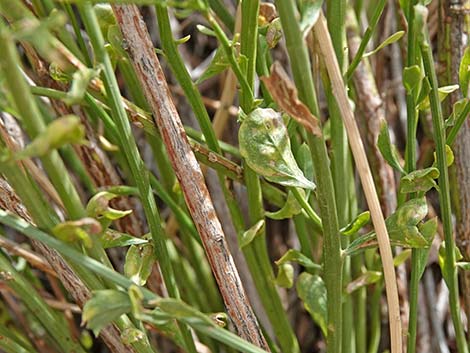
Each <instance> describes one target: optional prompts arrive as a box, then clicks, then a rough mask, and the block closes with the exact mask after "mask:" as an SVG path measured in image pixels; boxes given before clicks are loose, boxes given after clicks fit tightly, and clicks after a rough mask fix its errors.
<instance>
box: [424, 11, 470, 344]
mask: <svg viewBox="0 0 470 353" xmlns="http://www.w3.org/2000/svg"><path fill="white" fill-rule="evenodd" d="M415 9H418V8H415ZM419 9H420V10H422V11H423V12H425V11H427V10H426V9H425V8H423V7H419ZM423 17H425V16H423ZM419 44H420V48H421V54H422V57H423V64H424V70H425V72H426V76H427V77H428V79H429V83H430V84H431V92H430V94H429V101H430V104H431V114H432V123H433V124H432V125H433V129H434V139H435V141H436V156H437V168H438V169H439V172H440V175H439V189H440V191H439V201H440V204H441V217H442V223H443V227H444V238H445V243H446V248H445V267H444V268H445V269H446V271H447V273H446V274H444V276H445V277H446V283H447V286H448V287H449V305H450V313H451V316H452V322H453V324H454V329H455V338H456V340H457V347H458V350H459V352H460V353H468V346H467V342H466V340H465V333H464V329H463V324H462V318H461V316H460V304H459V282H458V273H457V266H456V259H455V251H454V249H455V241H454V234H453V226H452V209H451V203H450V185H449V172H448V168H447V160H446V139H445V127H444V117H443V115H442V107H441V104H440V101H439V93H438V88H439V85H438V82H437V75H436V70H435V67H434V59H433V56H432V51H431V47H430V44H429V38H428V33H427V28H424V29H423V30H422V33H421V35H420V38H419Z"/></svg>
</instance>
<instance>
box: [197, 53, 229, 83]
mask: <svg viewBox="0 0 470 353" xmlns="http://www.w3.org/2000/svg"><path fill="white" fill-rule="evenodd" d="M229 66H230V62H229V61H228V57H227V54H226V53H225V50H224V48H222V47H218V48H217V50H216V51H215V55H214V58H213V59H212V61H211V63H210V64H209V66H208V67H207V68H206V69H205V70H204V72H203V73H202V74H201V76H200V77H199V78H198V79H197V81H196V84H200V83H202V82H204V81H205V80H207V79H209V78H211V77H212V76H215V75H217V74H220V73H221V72H223V71H225V70H226V69H227V68H228V67H229Z"/></svg>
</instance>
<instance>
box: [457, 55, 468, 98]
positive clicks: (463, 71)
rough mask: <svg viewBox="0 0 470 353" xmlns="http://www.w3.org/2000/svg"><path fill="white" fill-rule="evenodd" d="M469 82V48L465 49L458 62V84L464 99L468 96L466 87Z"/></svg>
mask: <svg viewBox="0 0 470 353" xmlns="http://www.w3.org/2000/svg"><path fill="white" fill-rule="evenodd" d="M469 82H470V48H469V47H466V48H465V51H464V53H463V56H462V61H460V68H459V84H460V90H461V92H462V95H463V96H464V97H468V96H469V91H468V86H469Z"/></svg>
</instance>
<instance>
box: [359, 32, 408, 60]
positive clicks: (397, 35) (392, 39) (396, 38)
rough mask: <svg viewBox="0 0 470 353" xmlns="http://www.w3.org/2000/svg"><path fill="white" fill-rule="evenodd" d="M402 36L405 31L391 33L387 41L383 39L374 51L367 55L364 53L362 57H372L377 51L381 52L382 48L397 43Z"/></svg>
mask: <svg viewBox="0 0 470 353" xmlns="http://www.w3.org/2000/svg"><path fill="white" fill-rule="evenodd" d="M404 34H405V31H398V32H395V33H393V34H392V35H390V36H389V37H388V38H387V39H385V40H384V41H383V42H382V43H380V44H379V46H378V47H377V48H375V49H374V50H372V51H370V52H368V53H365V54H364V55H363V56H362V57H363V58H367V57H368V56H371V55H374V54H375V53H377V52H378V51H379V50H382V49H383V48H385V47H386V46H387V45H390V44H392V43H395V42H397V41H399V40H400V39H401V37H403V35H404Z"/></svg>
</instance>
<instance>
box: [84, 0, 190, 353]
mask: <svg viewBox="0 0 470 353" xmlns="http://www.w3.org/2000/svg"><path fill="white" fill-rule="evenodd" d="M78 8H79V11H80V13H81V15H82V20H83V22H84V24H85V28H86V29H87V32H88V35H89V37H90V41H91V44H92V46H93V50H94V52H95V56H96V60H97V61H98V62H100V63H101V64H102V65H103V74H104V85H105V88H106V93H107V94H108V100H109V105H110V107H111V110H112V112H113V116H112V117H113V119H114V122H115V124H116V127H117V132H118V136H119V139H120V140H121V141H122V144H121V146H122V148H123V152H124V155H125V156H126V160H127V163H128V165H129V168H130V171H131V174H132V177H133V179H134V180H135V183H136V186H137V188H138V190H139V194H140V200H141V202H142V206H143V208H144V213H145V216H146V219H147V222H148V226H149V229H150V234H151V236H152V240H153V243H154V247H155V255H156V257H157V258H158V260H159V263H160V268H161V271H162V275H163V279H164V281H165V285H166V287H167V289H168V293H169V294H170V296H172V297H174V298H179V291H178V287H177V285H176V280H175V277H174V274H173V269H172V267H171V262H170V258H169V255H168V250H167V248H166V244H165V240H164V238H165V235H164V232H163V229H162V225H161V219H160V215H159V212H158V209H157V205H156V203H155V199H154V197H153V193H152V189H151V187H150V180H149V173H148V171H147V169H146V168H145V165H144V163H143V161H142V158H141V157H140V155H139V150H138V148H137V144H136V142H135V140H134V137H133V136H132V131H131V127H130V124H129V121H128V119H127V114H126V111H125V109H124V106H123V104H122V100H121V93H120V92H119V88H118V87H119V85H118V83H117V80H116V76H115V75H114V70H113V67H112V64H111V60H110V58H109V56H108V53H107V52H106V49H105V42H104V38H103V34H102V33H101V31H100V27H99V25H98V20H97V18H96V15H95V13H94V11H93V8H92V6H91V4H90V3H89V2H86V3H84V4H80V5H78ZM180 329H181V333H182V335H183V337H184V341H185V345H186V349H188V350H189V351H190V352H195V351H196V348H195V346H194V341H193V340H192V338H191V335H190V333H189V331H188V329H187V328H186V327H185V326H180Z"/></svg>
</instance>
